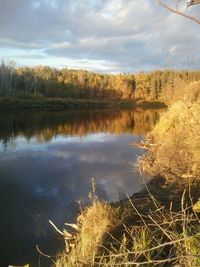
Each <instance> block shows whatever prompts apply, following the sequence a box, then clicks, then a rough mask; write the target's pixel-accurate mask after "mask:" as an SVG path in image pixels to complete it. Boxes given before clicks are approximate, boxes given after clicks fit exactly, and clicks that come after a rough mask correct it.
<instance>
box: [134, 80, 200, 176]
mask: <svg viewBox="0 0 200 267" xmlns="http://www.w3.org/2000/svg"><path fill="white" fill-rule="evenodd" d="M199 92H200V83H197V82H196V83H192V84H191V85H190V86H189V87H187V91H186V93H185V95H184V100H179V101H177V102H175V103H174V104H172V106H171V107H170V108H169V110H168V111H167V112H165V113H164V114H163V115H162V116H161V118H160V120H159V122H158V123H157V125H156V126H155V128H154V130H153V131H152V132H151V133H150V134H149V135H148V136H147V138H146V142H145V145H146V147H147V148H148V152H147V154H146V155H144V156H143V157H142V158H140V159H139V160H138V166H139V169H140V170H141V172H143V173H146V174H148V175H152V176H154V175H158V174H159V175H160V174H161V175H164V176H175V177H192V176H193V177H197V176H199V175H200V101H199V98H198V95H199Z"/></svg>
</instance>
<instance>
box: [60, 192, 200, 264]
mask: <svg viewBox="0 0 200 267" xmlns="http://www.w3.org/2000/svg"><path fill="white" fill-rule="evenodd" d="M150 197H151V199H152V202H153V205H154V209H153V210H152V211H149V213H147V214H139V216H140V217H141V221H140V223H139V224H135V222H134V221H133V222H132V224H130V223H129V225H128V226H126V225H125V224H124V226H123V233H121V234H120V235H118V234H117V233H115V232H114V236H113V235H110V240H109V242H110V244H109V246H107V244H106V242H105V240H104V239H103V236H104V235H105V234H106V233H107V231H108V230H109V227H110V225H112V227H113V221H112V220H111V221H110V218H112V214H113V212H114V210H113V209H112V208H111V207H110V206H108V205H107V204H105V203H100V202H95V203H93V204H92V206H91V207H89V208H87V209H86V210H85V211H84V212H83V213H82V215H81V216H79V217H78V224H79V225H80V232H79V233H78V234H77V236H76V237H75V244H74V245H75V246H74V248H73V249H72V250H71V252H70V253H69V254H66V253H63V254H62V255H60V256H59V258H58V259H57V262H56V265H55V266H56V267H71V266H75V267H77V266H78V267H85V266H102V267H103V266H105V267H108V266H121V267H124V266H137V267H140V266H147V267H153V266H160V267H161V266H181V267H199V266H200V258H199V257H200V229H199V220H198V217H197V215H196V214H195V213H192V212H191V207H190V206H188V205H186V203H185V200H184V199H185V198H184V194H183V197H182V199H181V200H180V201H181V210H180V212H173V211H172V209H168V210H167V209H164V208H163V207H162V206H161V205H160V204H159V203H158V201H157V200H156V199H155V198H154V197H153V196H152V195H150ZM129 201H130V207H132V211H130V212H134V211H135V206H134V203H133V202H132V201H131V200H130V199H129ZM116 241H117V242H116ZM104 245H106V247H107V248H105V249H103V248H104ZM100 247H101V249H100V250H99V248H100Z"/></svg>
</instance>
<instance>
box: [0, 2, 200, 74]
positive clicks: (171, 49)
mask: <svg viewBox="0 0 200 267" xmlns="http://www.w3.org/2000/svg"><path fill="white" fill-rule="evenodd" d="M163 1H164V2H165V3H172V2H173V1H175V0H163ZM180 8H181V10H183V11H185V12H188V13H189V14H192V15H194V16H196V17H197V18H198V17H199V18H200V6H196V7H192V8H190V9H189V10H186V8H185V6H184V7H183V6H182V7H180ZM199 54H200V25H197V24H195V23H194V22H192V21H190V20H187V19H185V18H183V17H180V16H177V15H175V14H172V13H170V12H168V11H166V10H165V9H163V8H162V7H160V6H159V5H158V4H157V3H156V0H0V58H1V59H4V60H6V61H7V60H14V61H15V62H16V64H17V66H18V65H20V66H21V65H23V66H24V65H28V66H35V65H47V66H51V67H56V68H62V67H68V68H75V69H86V70H90V71H95V72H104V73H119V72H121V73H127V72H128V73H129V72H138V71H149V70H153V69H164V68H178V69H199V68H200V55H199Z"/></svg>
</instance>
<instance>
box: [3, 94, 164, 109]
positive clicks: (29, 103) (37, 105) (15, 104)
mask: <svg viewBox="0 0 200 267" xmlns="http://www.w3.org/2000/svg"><path fill="white" fill-rule="evenodd" d="M166 107H167V105H166V104H165V103H163V102H156V101H154V102H147V101H145V102H144V101H141V102H134V101H130V100H114V99H113V100H112V99H111V100H108V99H103V100H99V99H96V100H93V99H92V100H90V99H74V98H46V97H28V96H27V97H26V98H19V97H1V98H0V110H7V109H9V110H15V109H17V110H19V109H22V110H23V109H49V110H58V109H60V110H61V109H62V110H65V109H66V110H73V109H101V108H143V109H149V108H154V109H156V108H158V109H159V108H166Z"/></svg>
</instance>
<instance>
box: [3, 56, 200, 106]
mask: <svg viewBox="0 0 200 267" xmlns="http://www.w3.org/2000/svg"><path fill="white" fill-rule="evenodd" d="M199 80H200V71H186V70H182V71H174V70H155V71H151V72H140V73H134V74H133V73H131V74H129V73H128V74H101V73H94V72H88V71H85V70H73V69H67V68H63V69H55V68H50V67H47V66H36V67H15V64H14V63H13V62H8V63H5V62H3V61H2V63H1V65H0V97H21V98H24V97H27V96H37V97H48V98H58V97H59V98H73V99H91V100H93V99H99V100H101V99H129V100H130V99H131V100H133V101H163V102H168V100H169V99H171V97H172V96H173V95H174V94H176V89H177V88H176V87H177V86H176V85H177V84H179V85H180V81H182V82H184V83H186V84H189V83H190V82H192V81H199ZM179 89H180V88H179Z"/></svg>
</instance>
